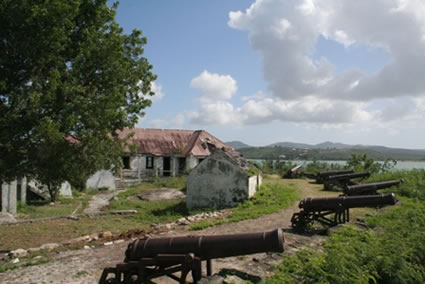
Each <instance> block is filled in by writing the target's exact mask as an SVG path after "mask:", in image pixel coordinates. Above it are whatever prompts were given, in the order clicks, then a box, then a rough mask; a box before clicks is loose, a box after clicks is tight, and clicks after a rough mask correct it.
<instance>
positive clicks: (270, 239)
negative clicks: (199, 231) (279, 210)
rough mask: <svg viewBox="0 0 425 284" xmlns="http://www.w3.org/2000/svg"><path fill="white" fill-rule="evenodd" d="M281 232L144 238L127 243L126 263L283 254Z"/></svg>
mask: <svg viewBox="0 0 425 284" xmlns="http://www.w3.org/2000/svg"><path fill="white" fill-rule="evenodd" d="M283 243H284V237H283V234H282V230H281V229H276V230H274V231H269V232H259V233H244V234H231V235H205V236H183V237H170V238H145V239H138V240H135V241H134V242H132V243H130V244H129V246H128V248H127V251H126V252H125V256H126V261H137V260H139V259H141V258H145V257H154V256H156V255H158V254H187V253H193V254H194V255H195V256H197V257H199V258H200V259H201V260H206V259H214V258H223V257H231V256H238V255H246V254H253V253H260V252H283Z"/></svg>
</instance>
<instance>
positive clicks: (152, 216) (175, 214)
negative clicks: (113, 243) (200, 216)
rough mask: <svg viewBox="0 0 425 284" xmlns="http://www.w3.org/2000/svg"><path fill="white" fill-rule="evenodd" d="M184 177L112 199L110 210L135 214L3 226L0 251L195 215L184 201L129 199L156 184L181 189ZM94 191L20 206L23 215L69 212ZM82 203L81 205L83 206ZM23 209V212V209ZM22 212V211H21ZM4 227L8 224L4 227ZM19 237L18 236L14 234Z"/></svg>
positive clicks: (116, 231)
mask: <svg viewBox="0 0 425 284" xmlns="http://www.w3.org/2000/svg"><path fill="white" fill-rule="evenodd" d="M185 185H186V179H185V177H176V178H168V179H164V180H155V181H154V182H152V183H146V184H142V185H139V186H136V187H132V188H130V189H129V190H128V191H126V192H122V193H120V194H119V195H118V200H114V201H112V202H111V204H110V206H109V210H123V209H136V210H137V211H138V213H137V214H134V215H122V216H119V215H105V216H97V217H91V218H90V217H83V218H79V220H68V219H59V220H51V221H46V222H37V223H28V224H20V225H3V227H2V232H1V234H0V250H10V249H16V248H30V247H37V246H40V245H42V244H45V243H49V242H61V241H66V240H70V239H73V238H77V237H80V236H84V235H89V234H93V233H101V232H104V231H111V232H112V233H120V232H124V231H127V230H131V229H149V228H150V226H151V224H153V223H162V222H171V221H174V220H177V219H179V218H181V217H184V216H188V215H190V214H195V213H197V212H199V210H195V211H188V210H187V209H186V204H185V202H184V201H181V200H180V201H175V200H170V201H150V202H148V201H136V200H128V199H127V198H128V197H130V196H134V195H138V194H140V193H141V192H143V191H151V190H154V188H157V187H173V186H175V187H177V188H178V189H184V188H185ZM94 193H95V191H93V190H88V191H85V192H76V193H74V200H68V199H67V200H62V199H61V200H60V201H59V202H57V203H56V204H55V205H54V206H50V205H45V206H34V205H31V206H28V205H26V206H24V207H23V208H21V210H22V211H23V212H25V215H22V216H24V217H26V218H34V217H36V216H37V217H51V216H59V215H69V214H70V213H72V211H73V210H75V208H76V207H77V206H78V205H77V204H88V200H89V199H90V198H91V197H92V195H93V194H94ZM84 207H85V206H82V208H84ZM25 210H26V211H25ZM21 214H23V213H21ZM6 226H7V227H6ZM17 236H18V237H17Z"/></svg>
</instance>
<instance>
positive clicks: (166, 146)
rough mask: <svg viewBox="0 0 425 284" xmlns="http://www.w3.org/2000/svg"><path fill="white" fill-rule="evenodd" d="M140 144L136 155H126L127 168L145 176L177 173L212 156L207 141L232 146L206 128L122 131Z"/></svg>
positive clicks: (135, 144) (124, 135)
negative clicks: (194, 129) (131, 135)
mask: <svg viewBox="0 0 425 284" xmlns="http://www.w3.org/2000/svg"><path fill="white" fill-rule="evenodd" d="M130 133H134V134H133V137H132V138H131V139H130V140H129V142H130V143H131V144H133V145H134V146H135V147H136V153H135V154H129V155H127V156H124V157H123V165H124V170H131V171H133V174H141V175H145V176H176V175H179V174H182V173H184V172H187V171H189V170H190V169H192V168H194V167H196V166H197V165H198V163H199V162H200V161H202V160H203V159H205V158H206V157H208V156H209V155H211V151H210V149H209V148H208V145H207V144H213V145H215V146H216V147H218V148H223V147H224V148H225V149H229V150H230V149H232V147H230V146H228V145H226V144H224V143H223V142H222V141H220V140H219V139H217V138H216V137H214V136H213V135H211V134H210V133H208V132H207V131H205V130H196V131H193V130H179V129H147V128H135V129H126V130H124V131H122V132H121V133H120V137H122V138H124V137H126V136H127V135H128V134H130Z"/></svg>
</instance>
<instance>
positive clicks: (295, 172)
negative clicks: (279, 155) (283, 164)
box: [283, 165, 302, 178]
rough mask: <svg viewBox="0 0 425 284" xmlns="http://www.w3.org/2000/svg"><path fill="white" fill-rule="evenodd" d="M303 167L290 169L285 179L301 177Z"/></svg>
mask: <svg viewBox="0 0 425 284" xmlns="http://www.w3.org/2000/svg"><path fill="white" fill-rule="evenodd" d="M301 170H302V166H301V165H298V166H296V167H293V168H292V169H289V170H288V171H287V172H286V173H285V174H284V175H283V177H284V178H296V177H299V176H300V174H301Z"/></svg>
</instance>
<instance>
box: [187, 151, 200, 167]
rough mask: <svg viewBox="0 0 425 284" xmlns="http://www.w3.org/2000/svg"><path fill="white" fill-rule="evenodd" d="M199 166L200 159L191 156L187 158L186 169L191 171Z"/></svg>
mask: <svg viewBox="0 0 425 284" xmlns="http://www.w3.org/2000/svg"><path fill="white" fill-rule="evenodd" d="M197 165H198V158H196V157H194V156H192V155H189V156H187V157H186V169H187V170H191V169H193V168H194V167H196V166H197Z"/></svg>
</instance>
